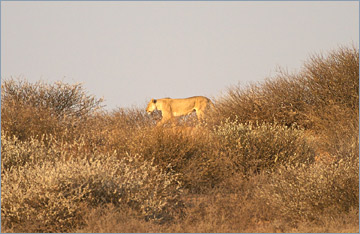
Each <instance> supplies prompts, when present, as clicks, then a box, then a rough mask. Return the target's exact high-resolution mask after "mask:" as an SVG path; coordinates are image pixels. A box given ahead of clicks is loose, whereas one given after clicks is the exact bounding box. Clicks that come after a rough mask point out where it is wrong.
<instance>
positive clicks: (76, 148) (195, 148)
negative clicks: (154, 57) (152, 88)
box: [1, 47, 359, 232]
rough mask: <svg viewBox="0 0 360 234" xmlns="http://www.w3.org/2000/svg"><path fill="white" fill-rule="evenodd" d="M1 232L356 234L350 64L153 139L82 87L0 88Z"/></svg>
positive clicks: (234, 95)
mask: <svg viewBox="0 0 360 234" xmlns="http://www.w3.org/2000/svg"><path fill="white" fill-rule="evenodd" d="M1 98H2V99H1V221H2V222H1V229H2V232H359V116H358V113H359V52H358V49H357V48H347V47H342V48H339V49H338V50H336V51H332V52H329V53H328V54H325V55H314V56H312V57H311V58H310V59H309V60H308V61H307V62H306V63H305V64H304V66H303V67H302V68H300V70H299V72H296V73H293V74H292V73H291V74H290V73H287V72H284V71H280V72H279V73H278V74H277V75H276V76H274V77H271V78H269V79H267V80H266V81H265V82H262V83H257V84H251V85H248V86H246V87H240V86H239V85H234V86H232V87H230V88H229V89H228V90H227V92H226V93H225V94H224V95H223V96H221V97H218V98H217V99H216V100H214V101H215V105H216V109H214V110H213V111H212V112H211V113H209V117H208V118H207V120H206V121H205V123H201V124H197V123H196V122H195V123H194V121H196V120H193V119H192V118H191V117H190V118H188V119H187V120H186V121H181V122H180V123H179V124H178V125H177V126H175V127H172V126H164V127H155V124H156V120H157V119H158V118H159V114H155V115H153V116H148V115H147V114H146V113H145V111H144V109H145V107H144V109H136V108H135V109H117V110H113V111H105V110H103V109H102V106H101V105H102V100H101V99H97V98H96V97H94V96H92V95H89V94H88V93H87V92H86V91H85V90H84V89H83V87H82V86H81V84H75V85H70V84H64V83H55V84H47V83H43V82H38V83H29V82H27V81H26V80H24V79H5V80H2V89H1Z"/></svg>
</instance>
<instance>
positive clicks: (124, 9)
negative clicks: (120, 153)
mask: <svg viewBox="0 0 360 234" xmlns="http://www.w3.org/2000/svg"><path fill="white" fill-rule="evenodd" d="M358 43H359V3H358V2H357V1H356V2H335V1H330V2H309V1H305V2H298V1H297V2H282V1H280V2H279V1H276V2H249V1H237V2H233V1H228V2H214V1H210V2H187V1H171V2H163V1H156V2H121V1H120V2H100V1H99V2H96V1H89V2H86V1H81V2H61V1H60V2H59V1H56V2H43V1H40V2H39V1H35V2H22V1H16V2H10V1H5V2H3V1H2V2H1V78H2V79H4V78H9V77H15V78H16V77H23V78H26V79H28V80H29V81H37V80H44V81H49V82H53V81H57V80H62V81H64V82H68V83H77V82H82V83H83V84H84V87H85V88H86V89H87V90H88V92H89V94H94V95H96V96H97V97H99V98H100V97H104V98H105V104H106V105H107V109H112V108H115V107H131V106H137V107H144V106H145V105H146V103H147V102H148V101H149V100H150V99H151V98H162V97H172V98H181V97H189V96H195V95H204V96H208V97H210V98H216V97H219V95H220V94H221V92H224V91H225V90H226V88H227V87H229V86H230V85H234V84H238V82H240V84H244V85H246V84H248V83H249V82H251V81H261V80H263V79H264V78H266V77H270V76H272V75H275V74H276V70H277V67H282V68H287V69H288V70H289V71H293V70H294V69H300V68H301V65H302V64H303V62H304V61H305V60H306V59H307V58H308V57H309V56H310V55H312V54H314V53H319V52H327V51H330V50H332V49H336V48H338V47H339V46H342V45H345V46H352V45H358Z"/></svg>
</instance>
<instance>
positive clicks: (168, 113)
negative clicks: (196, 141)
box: [146, 96, 214, 126]
mask: <svg viewBox="0 0 360 234" xmlns="http://www.w3.org/2000/svg"><path fill="white" fill-rule="evenodd" d="M209 106H212V107H213V106H214V104H213V103H212V102H211V101H210V99H209V98H207V97H202V96H196V97H189V98H181V99H172V98H162V99H151V101H150V102H149V104H148V106H147V107H146V112H147V113H148V114H151V113H152V112H153V111H155V110H159V111H161V115H162V119H161V121H160V122H158V123H157V125H158V126H159V125H162V124H164V123H165V122H167V121H169V120H172V119H173V118H174V117H177V116H183V115H188V114H191V113H192V112H194V111H195V112H196V115H197V117H198V119H199V120H202V119H203V118H204V115H205V114H204V112H205V111H206V110H207V109H208V108H209Z"/></svg>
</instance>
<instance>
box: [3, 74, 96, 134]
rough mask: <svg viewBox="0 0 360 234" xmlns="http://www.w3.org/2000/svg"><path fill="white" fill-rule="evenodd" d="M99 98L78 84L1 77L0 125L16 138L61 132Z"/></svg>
mask: <svg viewBox="0 0 360 234" xmlns="http://www.w3.org/2000/svg"><path fill="white" fill-rule="evenodd" d="M101 102H102V99H96V98H95V97H94V96H92V95H88V94H87V93H86V92H85V90H84V88H83V87H82V85H81V84H73V85H70V84H66V83H62V82H56V83H55V84H47V83H44V82H36V83H30V82H28V81H26V80H24V79H17V80H15V79H6V80H2V83H1V129H2V130H4V131H6V132H7V133H8V134H9V135H16V136H17V137H18V138H19V139H20V140H25V139H27V138H29V137H31V136H40V137H41V136H42V135H43V134H54V135H55V134H56V135H61V134H65V133H64V131H65V130H68V131H69V130H70V129H73V128H75V127H76V126H77V125H79V124H80V122H81V121H83V120H85V119H86V118H87V117H88V116H90V115H91V114H92V113H94V112H95V111H96V110H97V109H98V108H100V107H101Z"/></svg>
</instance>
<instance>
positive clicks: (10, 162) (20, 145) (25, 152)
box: [1, 132, 64, 172]
mask: <svg viewBox="0 0 360 234" xmlns="http://www.w3.org/2000/svg"><path fill="white" fill-rule="evenodd" d="M44 139H46V140H47V141H48V142H52V143H51V144H53V141H54V139H53V138H52V137H50V136H48V137H47V136H45V135H43V136H42V140H38V139H36V138H33V137H31V138H30V139H28V140H27V141H20V140H19V139H18V138H17V137H16V136H15V135H14V136H12V137H9V136H7V135H6V134H5V133H4V132H2V133H1V172H3V171H5V170H10V169H12V168H20V167H23V166H25V165H26V164H29V165H41V164H43V163H45V162H47V161H55V160H57V159H59V158H63V155H64V152H63V151H62V150H61V149H60V148H57V147H47V145H46V144H45V143H44Z"/></svg>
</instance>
